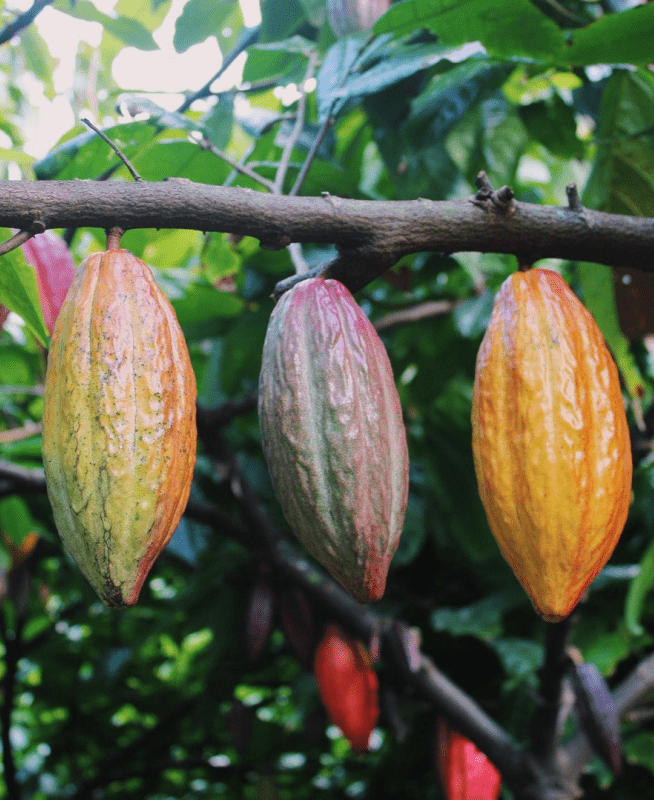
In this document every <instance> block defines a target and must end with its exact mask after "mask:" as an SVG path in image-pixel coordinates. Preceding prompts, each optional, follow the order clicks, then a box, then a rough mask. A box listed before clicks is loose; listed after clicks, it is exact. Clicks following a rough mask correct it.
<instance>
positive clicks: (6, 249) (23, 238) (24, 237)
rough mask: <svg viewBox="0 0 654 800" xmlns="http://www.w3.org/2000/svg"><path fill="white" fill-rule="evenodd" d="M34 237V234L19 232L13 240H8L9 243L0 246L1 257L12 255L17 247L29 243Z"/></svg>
mask: <svg viewBox="0 0 654 800" xmlns="http://www.w3.org/2000/svg"><path fill="white" fill-rule="evenodd" d="M33 236H34V234H33V233H30V232H29V231H18V233H15V234H14V235H13V236H12V237H11V239H7V241H5V242H3V243H2V244H0V256H4V255H5V254H6V253H10V252H11V251H12V250H15V249H16V248H17V247H20V246H21V245H22V244H25V242H27V241H29V240H30V239H31V238H32V237H33Z"/></svg>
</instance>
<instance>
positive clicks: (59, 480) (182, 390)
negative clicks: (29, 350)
mask: <svg viewBox="0 0 654 800" xmlns="http://www.w3.org/2000/svg"><path fill="white" fill-rule="evenodd" d="M195 398H196V389H195V377H194V374H193V369H192V367H191V362H190V359H189V355H188V350H187V348H186V343H185V341H184V336H183V334H182V331H181V329H180V327H179V323H178V322H177V318H176V317H175V312H174V311H173V309H172V306H171V305H170V303H169V302H168V300H167V299H166V297H165V296H164V294H163V293H162V291H161V289H159V287H158V286H157V284H156V283H155V281H154V278H153V277H152V272H151V271H150V268H149V267H148V266H147V265H146V264H144V263H143V262H142V261H141V260H140V259H138V258H136V256H133V255H132V254H131V253H129V252H127V251H126V250H109V251H107V252H104V253H94V254H93V255H91V256H89V257H88V258H87V259H86V260H85V261H84V263H83V264H82V265H81V266H80V267H79V269H78V270H77V271H76V273H75V277H74V279H73V282H72V284H71V286H70V290H69V291H68V294H67V295H66V299H65V300H64V303H63V305H62V307H61V311H60V313H59V316H58V317H57V321H56V323H55V327H54V331H53V334H52V344H51V348H50V354H49V358H48V371H47V376H46V384H45V406H44V412H43V465H44V468H45V475H46V481H47V485H48V495H49V497H50V503H51V505H52V509H53V512H54V518H55V523H56V525H57V529H58V531H59V534H60V536H61V539H62V541H63V544H64V546H65V548H66V550H67V551H68V552H69V553H70V555H71V556H72V557H73V559H74V560H75V561H76V562H77V564H78V566H79V568H80V569H81V571H82V572H83V573H84V575H85V576H86V578H87V579H88V581H89V583H90V584H91V585H92V586H93V588H94V589H95V591H96V592H97V593H98V595H99V596H100V598H101V599H102V600H103V602H104V603H105V604H106V605H108V606H118V607H119V606H130V605H133V604H134V603H135V602H136V601H137V599H138V596H139V592H140V590H141V587H142V585H143V582H144V581H145V578H146V576H147V574H148V572H149V570H150V567H151V566H152V564H153V563H154V561H155V559H156V558H157V556H158V555H159V553H160V552H161V551H162V550H163V548H164V547H165V546H166V544H167V543H168V541H169V540H170V537H171V536H172V535H173V532H174V531H175V528H176V527H177V524H178V522H179V520H180V517H181V516H182V513H183V512H184V508H185V507H186V502H187V500H188V496H189V491H190V487H191V480H192V478H193V467H194V465H195V450H196V426H195Z"/></svg>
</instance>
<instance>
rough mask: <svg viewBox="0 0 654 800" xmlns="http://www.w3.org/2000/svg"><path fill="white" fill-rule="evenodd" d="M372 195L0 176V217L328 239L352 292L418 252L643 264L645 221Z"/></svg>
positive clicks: (647, 258)
mask: <svg viewBox="0 0 654 800" xmlns="http://www.w3.org/2000/svg"><path fill="white" fill-rule="evenodd" d="M474 200H475V202H469V201H466V200H458V201H442V202H440V201H433V200H412V201H370V200H347V199H343V198H339V197H333V196H330V195H323V196H321V197H284V196H281V197H280V196H274V195H271V194H264V193H262V192H256V191H253V190H250V189H240V188H232V187H221V186H209V185H206V184H198V183H193V182H191V181H188V180H184V179H171V180H168V181H164V182H161V183H148V182H145V181H142V182H140V183H137V184H132V183H124V182H120V183H119V182H110V183H99V182H97V181H52V182H45V181H44V182H23V181H0V224H2V225H5V226H8V227H14V228H20V229H27V230H30V229H32V226H33V224H34V222H35V221H39V222H40V223H42V224H44V225H45V227H47V228H66V227H73V226H76V227H81V226H89V227H97V228H103V229H107V228H111V227H113V226H117V227H120V228H124V229H126V230H129V229H130V228H186V229H192V230H201V231H222V232H227V233H234V234H237V235H241V236H254V237H256V238H257V239H259V240H260V241H261V244H262V246H263V247H264V248H268V249H281V248H282V247H286V246H288V245H289V244H290V243H291V242H301V243H305V242H315V243H322V244H325V243H326V244H336V245H337V247H338V249H339V253H340V255H339V257H338V258H337V259H336V261H335V262H334V263H333V264H332V265H331V267H330V270H329V273H330V275H331V276H332V277H335V278H338V279H340V280H342V281H343V282H344V283H345V284H346V285H347V286H348V287H349V288H350V289H352V290H353V291H356V290H357V289H360V288H361V287H362V286H364V285H365V284H366V283H368V282H369V281H370V280H372V279H374V278H375V277H377V276H378V275H380V274H381V273H383V272H384V271H385V270H387V269H388V268H389V267H391V266H392V265H393V264H394V263H395V262H396V261H397V260H398V259H399V258H401V257H402V256H404V255H406V254H409V253H415V252H420V251H435V252H446V253H453V252H464V251H468V252H489V253H512V254H514V255H516V256H517V257H518V258H520V259H522V260H524V261H528V262H529V263H532V262H533V261H535V260H537V259H539V258H567V259H573V260H584V261H594V262H598V263H601V264H608V265H620V266H629V267H633V268H639V269H645V270H648V269H649V270H651V269H654V262H652V244H653V242H654V219H646V218H641V217H628V216H621V215H618V214H605V213H602V212H599V211H590V210H588V209H583V210H581V211H577V210H574V211H573V210H571V209H570V208H569V207H567V206H565V207H557V206H540V205H533V204H530V203H519V202H516V201H512V202H511V204H510V210H509V211H507V210H506V209H499V208H498V206H497V205H496V204H494V203H492V202H490V201H489V202H487V203H484V202H479V198H478V197H476V196H475V198H474Z"/></svg>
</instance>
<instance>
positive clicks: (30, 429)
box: [0, 422, 43, 444]
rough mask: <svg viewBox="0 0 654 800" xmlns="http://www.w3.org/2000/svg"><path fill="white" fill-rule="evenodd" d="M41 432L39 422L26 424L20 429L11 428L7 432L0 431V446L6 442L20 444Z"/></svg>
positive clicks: (41, 428)
mask: <svg viewBox="0 0 654 800" xmlns="http://www.w3.org/2000/svg"><path fill="white" fill-rule="evenodd" d="M42 431H43V424H42V423H40V422H26V423H25V425H23V426H22V428H12V429H11V430H9V431H0V444H6V443H7V442H21V441H22V440H23V439H29V438H30V436H37V435H38V434H39V433H41V432H42Z"/></svg>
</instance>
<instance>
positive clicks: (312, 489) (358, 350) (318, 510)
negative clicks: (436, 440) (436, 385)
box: [259, 278, 409, 602]
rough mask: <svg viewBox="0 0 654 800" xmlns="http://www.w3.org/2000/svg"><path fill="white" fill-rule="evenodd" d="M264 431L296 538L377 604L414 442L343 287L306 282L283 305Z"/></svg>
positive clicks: (264, 404)
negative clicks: (408, 438)
mask: <svg viewBox="0 0 654 800" xmlns="http://www.w3.org/2000/svg"><path fill="white" fill-rule="evenodd" d="M259 421H260V424H261V431H262V434H263V447H264V452H265V455H266V460H267V462H268V468H269V470H270V475H271V477H272V482H273V486H274V488H275V493H276V494H277V497H278V499H279V501H280V503H281V506H282V510H283V512H284V515H285V517H286V519H287V520H288V523H289V525H290V526H291V528H292V529H293V531H294V533H295V535H296V536H297V537H298V539H299V540H300V541H301V542H302V544H303V545H304V546H305V547H306V549H307V550H308V551H309V552H310V553H311V554H312V555H313V556H314V558H316V559H317V560H318V561H319V562H320V563H321V564H322V565H323V566H324V567H326V568H327V569H328V570H329V572H330V573H331V574H332V575H333V576H334V577H335V578H336V579H337V580H338V581H340V582H341V583H342V584H343V586H345V587H346V588H347V589H348V590H349V591H350V593H351V594H352V595H353V596H354V597H355V598H356V599H357V600H358V601H359V602H368V601H372V600H379V598H380V597H382V595H383V594H384V589H385V587H386V577H387V575H388V569H389V565H390V562H391V559H392V557H393V554H394V553H395V551H396V549H397V546H398V544H399V540H400V534H401V532H402V526H403V524H404V514H405V511H406V502H407V492H408V480H409V479H408V473H409V459H408V453H407V444H406V433H405V430H404V423H403V421H402V409H401V407H400V400H399V397H398V394H397V390H396V388H395V382H394V379H393V371H392V369H391V365H390V362H389V360H388V355H387V353H386V350H385V348H384V345H383V344H382V342H381V339H380V338H379V336H378V335H377V333H376V331H375V329H374V328H373V327H372V325H371V324H370V321H369V320H368V318H367V317H366V315H365V314H364V313H363V311H362V310H361V309H360V308H359V306H358V305H357V304H356V302H355V300H354V298H353V297H352V295H351V294H350V292H349V291H348V290H347V289H346V288H345V286H343V285H342V284H341V283H339V282H338V281H335V280H324V279H322V278H309V279H307V280H303V281H301V282H300V283H298V284H296V285H295V286H294V287H293V288H292V289H291V290H290V291H288V292H287V293H286V294H284V295H283V296H282V297H281V299H280V300H279V302H278V303H277V305H276V307H275V309H274V311H273V313H272V315H271V317H270V324H269V326H268V332H267V334H266V341H265V344H264V348H263V363H262V367H261V377H260V379H259Z"/></svg>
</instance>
